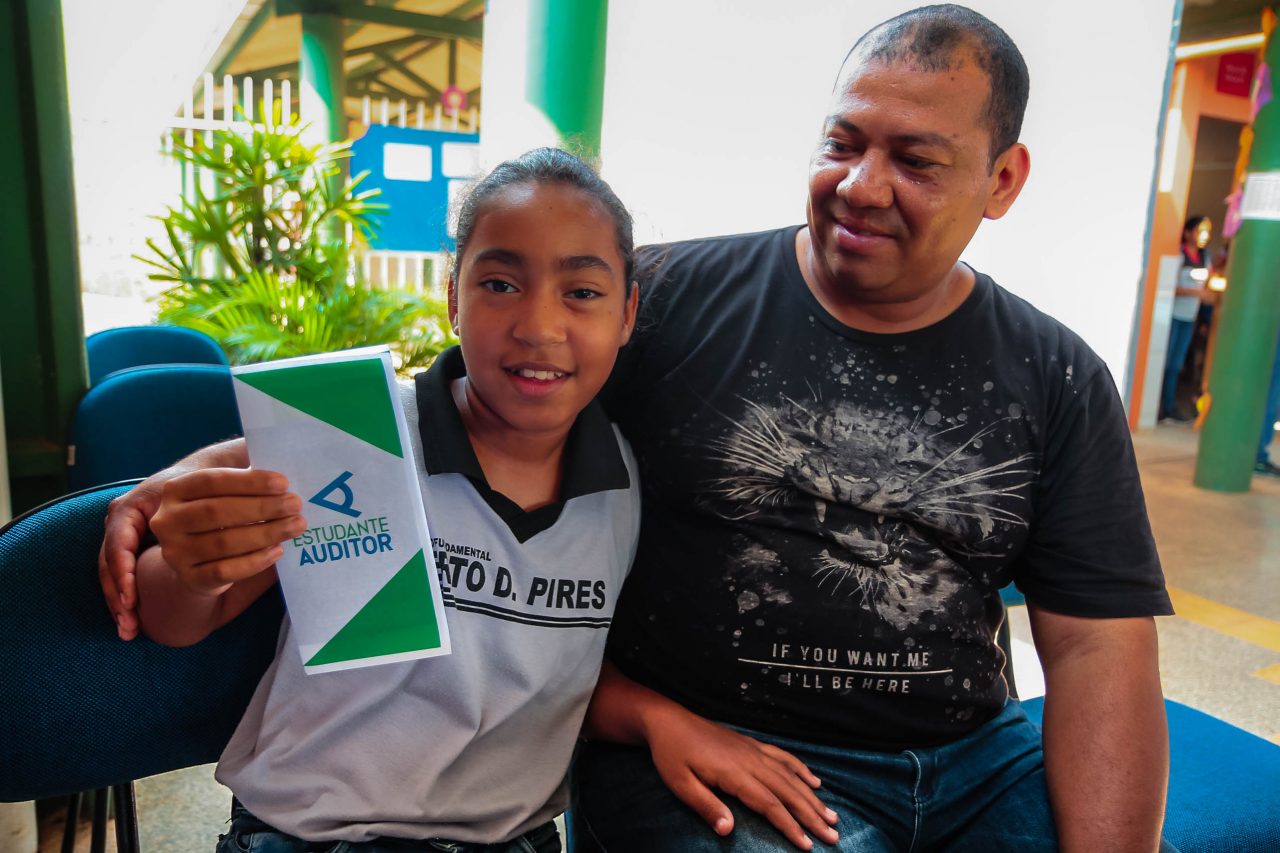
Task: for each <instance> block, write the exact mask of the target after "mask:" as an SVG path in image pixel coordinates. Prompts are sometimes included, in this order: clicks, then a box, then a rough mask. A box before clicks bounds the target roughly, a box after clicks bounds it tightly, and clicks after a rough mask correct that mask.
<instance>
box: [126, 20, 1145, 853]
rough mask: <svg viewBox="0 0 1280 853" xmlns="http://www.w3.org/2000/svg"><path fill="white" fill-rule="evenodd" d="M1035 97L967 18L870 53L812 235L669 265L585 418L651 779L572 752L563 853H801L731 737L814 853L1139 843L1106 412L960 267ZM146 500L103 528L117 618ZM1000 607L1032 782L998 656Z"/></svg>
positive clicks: (1130, 533) (766, 237)
mask: <svg viewBox="0 0 1280 853" xmlns="http://www.w3.org/2000/svg"><path fill="white" fill-rule="evenodd" d="M1027 85H1028V84H1027V73H1026V67H1025V64H1024V63H1023V60H1022V57H1021V55H1020V54H1019V53H1018V51H1017V48H1016V47H1015V46H1014V45H1013V44H1012V42H1011V41H1010V40H1009V38H1008V36H1007V35H1005V33H1004V32H1003V31H1001V30H1000V29H999V28H998V27H996V26H995V25H994V24H992V23H991V22H990V21H988V20H987V19H986V18H983V17H982V16H980V15H977V14H976V13H973V12H971V11H970V10H967V9H964V8H962V7H957V6H940V7H928V8H924V9H917V10H914V11H912V12H908V13H906V14H905V15H903V16H900V17H898V18H895V19H893V20H891V21H888V22H885V23H884V24H881V25H880V26H878V27H876V28H875V29H874V30H872V31H871V32H870V33H868V34H867V35H866V36H864V37H863V38H862V39H860V40H859V42H858V43H857V44H856V45H855V46H854V48H853V50H852V51H851V52H850V54H849V56H848V58H847V59H846V61H845V63H844V65H843V67H842V69H841V71H840V74H839V78H838V81H837V84H836V87H835V91H834V92H833V95H832V99H831V104H830V107H829V110H828V114H827V116H826V118H825V120H824V122H823V127H822V136H821V139H820V141H819V144H818V148H817V150H816V152H815V154H814V156H813V160H812V164H811V171H810V185H809V203H808V216H807V224H806V225H804V226H799V227H792V228H787V229H782V230H779V231H774V232H767V233H764V234H756V235H746V236H739V237H729V238H719V239H712V240H705V241H694V242H690V243H683V244H677V245H674V246H670V247H666V248H665V249H663V250H661V251H660V252H659V253H658V269H657V272H656V273H654V274H653V276H652V280H651V281H650V282H649V287H648V289H647V294H648V296H647V298H646V303H647V304H646V306H645V311H646V314H647V320H644V321H642V322H641V324H640V326H639V333H638V339H637V340H636V341H635V342H634V343H633V345H632V346H631V347H630V352H629V353H628V355H627V357H626V361H625V364H623V363H620V367H619V369H618V370H617V371H616V372H615V376H614V380H613V383H612V391H611V392H610V393H609V394H608V400H607V403H608V405H609V406H610V408H611V411H612V413H613V415H614V417H615V418H616V419H617V420H618V421H619V423H620V424H621V425H622V426H623V429H624V430H625V432H626V433H627V435H628V437H629V439H630V440H631V441H632V443H633V445H634V447H635V449H636V451H637V454H638V456H639V459H640V462H641V468H642V475H643V478H644V483H643V485H644V489H645V506H644V512H645V517H644V522H643V525H642V528H643V529H642V532H641V543H640V549H639V553H638V555H637V562H636V566H635V568H634V569H633V572H632V574H631V578H630V580H629V582H628V584H627V587H626V589H625V590H624V593H623V597H622V599H621V601H620V602H619V609H618V612H617V617H616V618H615V621H614V626H613V629H612V632H611V636H610V647H611V657H612V660H613V661H614V664H615V667H614V668H611V669H610V670H609V671H608V672H607V673H606V675H605V676H603V677H602V680H601V688H600V690H599V691H598V693H597V698H596V700H594V705H593V710H592V725H593V726H594V729H595V731H596V732H597V733H599V734H601V735H603V736H605V737H606V738H608V739H611V740H617V741H623V742H627V741H630V742H632V743H635V744H637V745H639V744H647V745H648V747H649V749H648V751H647V752H646V751H645V750H644V749H642V748H638V747H637V746H633V747H628V746H607V745H602V744H595V743H592V744H591V745H589V746H588V747H587V748H586V749H584V750H583V753H582V756H581V760H580V761H579V762H578V765H577V769H576V771H575V772H576V776H577V778H576V780H575V781H576V786H577V791H578V802H577V804H576V806H575V810H574V815H575V818H576V819H577V821H578V823H579V827H580V832H579V834H578V836H577V838H578V843H579V844H580V845H588V847H589V845H591V844H592V843H599V844H600V846H601V847H602V848H603V849H605V850H608V851H645V852H646V853H647V852H648V851H657V850H661V851H701V850H733V851H756V850H776V849H780V848H782V847H783V846H784V842H783V841H782V839H781V838H780V837H779V836H778V835H777V833H776V832H775V831H774V830H773V829H772V828H771V827H770V826H769V825H768V824H767V823H765V822H764V821H762V820H759V819H757V818H756V817H755V816H754V815H753V813H752V812H750V811H747V810H743V809H741V808H739V807H738V806H737V804H736V802H734V801H733V800H730V806H731V808H726V807H725V805H724V804H723V803H722V802H721V801H720V800H719V799H718V798H717V797H716V796H715V795H714V794H713V793H712V791H711V789H715V788H718V789H719V790H720V791H721V792H723V793H727V794H730V795H732V796H734V797H737V798H739V799H741V800H742V801H743V802H745V803H748V804H749V806H750V808H751V809H754V810H756V811H762V812H765V813H766V814H767V815H768V817H769V820H770V821H771V822H772V823H774V824H775V825H777V826H778V827H779V828H780V829H783V831H784V832H785V833H786V835H787V837H788V838H790V839H791V840H792V841H793V843H795V844H797V845H798V846H800V847H802V848H807V847H810V846H814V847H815V848H817V846H818V845H814V843H813V841H812V840H810V839H809V838H807V837H805V836H804V834H803V833H801V832H799V831H798V830H797V828H796V826H795V824H793V823H788V820H787V818H786V816H785V815H783V816H779V815H778V814H777V803H776V801H769V798H768V797H767V796H761V795H759V786H758V785H754V784H748V783H745V782H744V781H743V780H742V778H741V773H740V772H739V770H738V769H736V768H735V762H737V761H738V757H739V756H736V755H735V756H734V757H733V760H729V761H726V760H725V758H724V756H725V754H726V753H728V752H731V751H732V750H734V749H738V748H739V747H740V746H741V741H745V740H746V738H741V737H740V735H738V734H736V733H735V729H736V730H737V731H743V732H745V733H746V734H748V735H750V736H751V737H753V738H755V741H751V742H752V743H755V742H760V743H763V744H766V747H765V749H769V750H775V752H776V750H777V749H781V750H785V751H787V752H790V753H793V754H794V755H795V756H797V757H799V758H800V759H801V760H802V761H804V762H805V763H806V764H808V765H809V767H810V768H811V769H814V770H815V771H816V773H817V776H818V777H820V778H821V779H822V783H823V785H822V788H821V789H820V791H819V793H820V794H821V795H822V797H823V799H824V801H825V802H826V804H827V805H828V806H830V807H831V808H832V809H834V816H828V817H827V819H828V820H834V822H835V823H834V826H835V829H836V830H837V831H838V834H839V840H838V841H836V840H835V838H834V836H832V835H829V834H826V833H823V832H818V831H817V830H815V829H813V824H812V822H805V826H808V827H810V829H811V831H814V832H815V834H817V835H818V839H817V840H818V843H819V845H821V844H825V845H831V846H826V847H822V848H821V849H840V850H846V851H871V850H874V851H889V850H908V849H914V850H929V849H946V850H975V851H976V850H1002V849H1003V850H1053V849H1058V848H1059V846H1060V847H1061V849H1064V850H1068V851H1075V850H1091V851H1092V850H1123V851H1137V850H1155V849H1156V848H1157V846H1158V845H1159V843H1160V842H1159V829H1160V824H1161V819H1162V812H1163V804H1164V789H1165V783H1166V776H1167V767H1168V755H1167V738H1166V734H1165V720H1164V712H1163V705H1162V702H1161V695H1160V684H1159V675H1158V671H1157V656H1156V634H1155V628H1154V624H1153V620H1152V618H1151V617H1152V616H1154V615H1160V614H1165V613H1169V612H1170V607H1169V601H1168V598H1167V596H1166V594H1165V592H1164V586H1163V578H1162V575H1161V572H1160V567H1159V563H1158V560H1157V558H1156V554H1155V549H1154V545H1153V542H1152V539H1151V534H1150V529H1149V526H1148V523H1147V520H1146V514H1145V508H1144V505H1143V499H1142V493H1141V487H1140V484H1139V482H1138V477H1137V471H1136V465H1135V462H1134V458H1133V453H1132V448H1131V445H1130V441H1129V436H1128V431H1127V428H1126V426H1125V421H1124V417H1123V413H1122V410H1121V406H1120V402H1119V399H1118V397H1117V395H1116V392H1115V388H1114V385H1113V383H1112V381H1111V379H1110V376H1109V375H1108V374H1107V371H1106V369H1105V366H1104V365H1103V364H1102V362H1101V361H1100V359H1098V358H1097V356H1096V355H1094V354H1093V353H1092V352H1090V351H1089V349H1088V348H1087V347H1086V346H1085V345H1084V343H1083V342H1081V341H1080V340H1079V338H1077V337H1076V336H1075V335H1073V334H1072V333H1070V332H1069V331H1068V330H1066V329H1065V328H1063V327H1062V326H1060V325H1058V324H1057V323H1056V322H1054V321H1052V320H1051V319H1049V318H1047V317H1045V316H1044V315H1042V314H1040V313H1039V312H1037V311H1036V310H1035V309H1033V308H1032V307H1031V306H1029V305H1027V304H1026V303H1025V302H1023V301H1022V300H1019V299H1017V298H1016V297H1013V296H1012V295H1010V294H1009V293H1007V292H1006V291H1004V290H1002V289H1001V288H1000V287H998V286H997V285H996V284H995V283H994V282H992V281H991V280H990V279H989V278H987V277H985V276H982V275H980V274H977V273H975V272H974V271H973V270H971V269H970V268H968V267H967V266H965V265H963V264H961V263H960V262H959V260H958V259H959V256H960V254H961V252H962V251H963V249H964V248H965V246H966V245H967V244H968V242H969V240H970V239H971V237H972V235H973V233H974V232H975V230H976V229H977V227H978V225H979V223H980V222H981V221H982V219H983V218H991V219H994V218H998V217H1000V216H1002V215H1004V213H1005V212H1006V211H1007V210H1008V209H1009V208H1010V206H1011V205H1012V204H1013V202H1014V200H1015V199H1016V197H1017V195H1018V193H1019V191H1020V190H1021V188H1022V185H1023V183H1024V182H1025V180H1026V177H1027V173H1028V169H1029V158H1028V153H1027V150H1026V148H1025V147H1024V146H1023V145H1021V144H1020V143H1018V141H1017V140H1018V134H1019V130H1020V127H1021V121H1022V114H1023V109H1024V107H1025V102H1026V96H1027ZM199 461H200V460H197V463H198V462H199ZM204 461H205V463H208V462H210V461H213V460H212V459H206V460H204ZM149 500H150V498H148V497H147V495H146V494H145V493H143V494H141V495H139V497H137V498H136V499H132V500H125V501H122V502H121V503H120V504H119V505H117V507H115V508H114V509H113V515H112V517H111V518H109V519H108V543H107V545H106V546H104V552H105V553H106V555H107V560H108V562H109V563H110V564H111V565H112V569H111V571H107V570H104V573H103V574H104V578H106V580H105V581H104V586H105V587H107V588H108V590H114V587H113V586H112V582H111V578H112V577H113V573H114V576H118V577H125V576H127V574H128V572H127V570H126V569H127V565H128V558H127V556H125V552H126V550H127V549H128V547H130V546H132V545H133V544H134V541H133V540H134V539H135V538H136V537H137V536H139V535H140V531H141V530H142V529H143V526H142V519H143V518H144V517H145V515H146V513H147V511H148V507H147V503H148V501H149ZM1011 581H1016V582H1018V584H1019V585H1020V587H1021V588H1022V589H1023V590H1024V591H1025V592H1026V593H1027V596H1028V600H1029V602H1030V610H1031V619H1032V628H1033V632H1034V634H1035V641H1036V645H1037V649H1038V651H1039V654H1040V657H1041V660H1042V663H1043V665H1044V669H1045V678H1046V687H1047V696H1046V708H1045V728H1044V736H1043V742H1044V748H1043V756H1042V753H1041V748H1040V737H1039V733H1038V732H1037V731H1036V730H1035V729H1034V727H1033V726H1031V725H1030V723H1028V722H1027V720H1026V718H1025V716H1024V715H1023V714H1022V712H1021V710H1020V709H1019V707H1018V705H1017V704H1016V703H1007V704H1006V696H1007V691H1006V688H1005V682H1004V680H1003V677H1002V671H1003V667H1004V666H1005V664H1006V661H1005V660H1004V658H1003V655H1002V654H1001V652H1000V651H999V649H998V647H997V646H996V644H995V642H994V640H993V637H994V635H995V632H996V628H997V627H998V625H999V621H1000V618H1001V612H1002V609H1001V605H1000V600H999V595H998V590H999V589H1000V588H1001V587H1002V586H1005V585H1006V584H1008V583H1009V582H1011ZM125 583H127V581H125ZM126 597H127V596H126ZM110 598H111V594H110V593H109V599H110ZM128 619H129V617H128V616H127V615H124V616H122V617H121V620H122V627H124V628H125V629H126V632H127V629H128V627H129V622H128ZM673 700H674V701H673ZM684 709H689V710H687V711H686V710H684ZM690 711H692V712H693V713H692V714H690ZM694 715H697V716H694ZM708 720H717V721H720V723H724V724H728V725H729V726H732V727H733V728H728V727H726V726H724V725H720V724H715V723H710V722H708ZM739 763H740V762H739ZM769 774H773V775H772V776H769V778H767V779H765V781H764V787H765V788H766V789H771V790H772V791H774V792H775V793H776V792H777V791H780V790H783V789H785V788H786V786H787V785H789V784H793V782H791V781H789V780H787V779H779V778H778V777H777V774H776V773H774V771H773V770H766V771H764V772H763V773H762V774H761V778H763V777H764V776H768V775H769ZM802 778H803V777H802ZM664 783H665V784H667V785H671V786H672V787H673V788H674V789H675V790H676V791H677V792H678V793H677V796H678V797H679V799H680V800H682V801H683V802H684V803H686V804H688V805H689V806H691V807H692V810H690V809H689V808H686V807H685V806H683V805H681V804H680V802H679V801H677V800H676V799H675V798H674V797H672V795H670V794H668V793H667V791H666V788H665V787H664ZM777 796H778V798H779V799H781V800H782V801H783V802H784V803H786V804H788V805H787V808H791V809H792V810H793V811H794V810H795V809H794V807H793V806H791V805H790V803H791V802H794V798H791V797H789V796H788V795H786V794H785V793H783V794H777ZM797 819H799V818H797ZM702 821H706V822H708V823H710V824H711V825H712V826H713V827H714V828H715V830H716V833H718V834H719V836H723V837H718V836H717V835H715V834H712V833H710V832H709V831H708V830H707V829H706V827H705V826H703V825H702ZM731 830H732V831H731Z"/></svg>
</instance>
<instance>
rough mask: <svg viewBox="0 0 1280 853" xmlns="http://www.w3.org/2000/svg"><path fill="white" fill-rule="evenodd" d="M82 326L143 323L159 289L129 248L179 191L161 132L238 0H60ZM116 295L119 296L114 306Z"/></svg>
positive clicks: (140, 243)
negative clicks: (162, 145)
mask: <svg viewBox="0 0 1280 853" xmlns="http://www.w3.org/2000/svg"><path fill="white" fill-rule="evenodd" d="M62 6H63V17H64V29H65V32H66V51H67V90H68V100H69V104H70V112H71V150H72V160H73V163H74V170H75V192H76V219H77V227H78V230H79V240H80V247H79V248H80V269H81V279H82V285H83V288H84V291H85V327H86V332H93V331H96V330H97V329H98V328H102V327H105V326H111V325H122V324H125V323H131V322H145V321H146V320H148V319H149V318H150V317H151V316H153V315H154V307H153V306H151V305H150V304H148V303H145V302H144V301H143V300H142V298H141V295H142V294H143V293H149V292H152V291H154V290H155V287H153V286H148V283H147V281H146V274H147V268H146V267H145V266H144V265H143V264H142V262H141V261H138V260H135V259H134V258H132V257H131V256H132V255H133V254H135V253H138V254H140V253H143V252H144V251H145V249H146V244H145V240H146V238H147V237H149V236H152V235H153V234H156V233H157V232H158V233H163V232H162V231H160V229H159V228H158V227H157V226H156V225H155V223H154V222H153V221H152V220H151V219H149V217H152V216H155V215H158V214H160V213H163V212H164V208H163V205H165V204H174V203H176V202H177V200H178V196H179V190H180V186H181V185H180V183H179V178H178V172H177V170H176V167H175V166H174V165H173V163H172V162H171V161H169V160H167V159H166V158H164V157H162V156H161V155H160V154H159V150H160V135H161V133H162V132H163V131H164V129H165V127H166V126H167V124H168V120H169V119H170V118H172V117H173V116H174V115H175V114H176V112H177V110H178V109H179V108H180V106H181V105H182V102H183V100H184V99H185V98H186V97H187V94H188V93H189V92H190V91H191V87H192V84H193V83H194V82H195V80H196V78H197V77H199V75H200V74H201V72H203V71H204V70H205V64H206V63H207V62H208V61H209V58H210V57H211V56H212V55H213V52H214V51H215V50H216V49H217V47H218V45H219V44H220V43H221V42H222V38H223V36H224V35H225V34H226V32H227V30H228V29H229V28H230V26H231V24H232V23H233V22H234V21H235V19H236V16H237V15H238V14H239V13H240V10H241V9H242V8H243V7H244V0H203V2H199V3H195V2H185V0H184V2H177V3H175V2H172V1H171V0H110V2H104V0H63V3H62ZM116 303H119V304H118V305H117V304H116Z"/></svg>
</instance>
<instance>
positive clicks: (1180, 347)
mask: <svg viewBox="0 0 1280 853" xmlns="http://www.w3.org/2000/svg"><path fill="white" fill-rule="evenodd" d="M1195 330H1196V324H1195V321H1194V320H1173V321H1171V322H1170V324H1169V349H1168V350H1167V351H1166V352H1165V356H1164V385H1163V386H1162V388H1161V392H1160V414H1161V415H1172V414H1176V413H1177V411H1178V374H1179V373H1181V372H1182V363H1183V362H1184V361H1186V360H1187V351H1188V350H1190V349H1191V335H1192V333H1193V332H1194V331H1195Z"/></svg>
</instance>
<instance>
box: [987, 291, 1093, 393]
mask: <svg viewBox="0 0 1280 853" xmlns="http://www.w3.org/2000/svg"><path fill="white" fill-rule="evenodd" d="M977 276H978V280H979V286H980V287H981V286H984V284H985V287H986V289H987V294H988V297H987V298H986V299H985V300H983V308H984V310H985V313H986V315H987V320H988V321H989V322H990V323H992V324H993V325H994V327H995V330H996V332H997V333H998V334H999V336H1000V338H999V340H1000V341H1001V342H1003V343H1005V344H1012V345H1013V346H1014V347H1016V348H1018V349H1027V350H1032V351H1036V352H1041V353H1044V354H1045V355H1046V356H1048V358H1049V359H1050V360H1059V359H1064V358H1065V359H1067V361H1066V364H1067V365H1068V366H1070V365H1074V369H1073V371H1072V372H1073V375H1074V378H1076V379H1084V378H1086V377H1085V375H1083V374H1087V375H1088V376H1092V375H1093V374H1094V373H1096V372H1098V371H1099V370H1104V369H1105V368H1106V364H1105V362H1103V360H1102V357H1101V356H1099V355H1098V354H1097V353H1096V352H1094V351H1093V348H1092V347H1091V346H1089V344H1088V343H1087V342H1086V341H1085V340H1084V338H1082V337H1080V335H1079V334H1077V333H1076V332H1075V331H1074V330H1072V329H1071V328H1070V327H1069V326H1067V325H1066V324H1065V323H1063V322H1062V321H1061V320H1059V319H1057V318H1056V317H1054V316H1052V315H1050V314H1048V313H1046V312H1045V311H1043V310H1041V309H1040V308H1037V307H1036V306H1035V305H1033V304H1032V303H1031V302H1030V301H1028V300H1027V299H1025V298H1024V297H1021V296H1019V295H1017V294H1016V293H1013V292H1012V291H1010V290H1009V289H1008V288H1006V287H1004V286H1002V285H1001V284H999V283H998V282H996V281H995V280H994V279H992V278H991V277H990V276H988V275H986V274H985V273H981V272H978V273H977ZM984 280H985V282H984Z"/></svg>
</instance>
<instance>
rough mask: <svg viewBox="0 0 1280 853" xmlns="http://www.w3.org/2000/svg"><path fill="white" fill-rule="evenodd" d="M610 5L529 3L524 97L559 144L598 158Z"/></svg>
mask: <svg viewBox="0 0 1280 853" xmlns="http://www.w3.org/2000/svg"><path fill="white" fill-rule="evenodd" d="M608 21H609V0H529V53H528V67H527V68H526V80H527V83H526V89H525V96H526V99H527V100H528V102H529V103H530V104H533V105H534V106H537V107H539V108H540V109H541V110H542V111H543V113H544V114H545V115H546V116H547V118H548V119H549V120H550V121H551V124H552V125H554V126H555V128H556V131H557V133H559V135H560V144H561V145H562V146H563V147H564V148H565V149H566V150H568V151H572V152H573V153H574V154H577V155H578V156H580V157H583V158H584V159H587V160H590V161H592V162H595V161H598V160H599V159H600V122H601V119H602V117H603V115H604V60H605V36H606V34H607V32H608Z"/></svg>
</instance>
